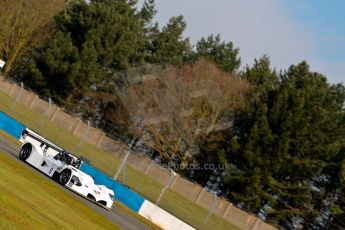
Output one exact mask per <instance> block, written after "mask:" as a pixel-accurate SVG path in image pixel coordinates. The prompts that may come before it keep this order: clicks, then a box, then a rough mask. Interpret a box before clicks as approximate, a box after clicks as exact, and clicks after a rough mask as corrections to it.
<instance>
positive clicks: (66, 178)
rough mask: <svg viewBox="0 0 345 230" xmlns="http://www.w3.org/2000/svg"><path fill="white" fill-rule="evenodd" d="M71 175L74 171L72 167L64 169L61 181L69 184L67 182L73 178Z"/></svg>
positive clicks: (63, 183)
mask: <svg viewBox="0 0 345 230" xmlns="http://www.w3.org/2000/svg"><path fill="white" fill-rule="evenodd" d="M71 175H72V171H71V170H70V169H65V170H63V171H62V172H61V174H60V177H59V183H60V184H62V185H65V184H67V182H68V181H69V179H70V178H71Z"/></svg>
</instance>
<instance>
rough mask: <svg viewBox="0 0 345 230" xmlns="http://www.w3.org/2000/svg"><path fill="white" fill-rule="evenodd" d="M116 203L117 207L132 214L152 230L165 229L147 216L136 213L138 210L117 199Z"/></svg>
mask: <svg viewBox="0 0 345 230" xmlns="http://www.w3.org/2000/svg"><path fill="white" fill-rule="evenodd" d="M114 205H115V206H116V207H117V208H119V209H121V210H122V211H123V212H124V213H126V214H127V215H129V216H132V217H134V218H135V219H137V220H139V221H140V222H141V223H143V224H145V225H146V226H147V227H149V228H150V229H152V230H163V229H162V228H160V227H159V226H157V225H155V224H154V223H152V222H151V221H149V220H148V219H146V218H145V217H143V216H140V215H139V214H138V213H136V212H134V211H132V210H131V209H129V208H127V207H126V206H125V205H123V204H121V203H120V202H118V201H115V203H114Z"/></svg>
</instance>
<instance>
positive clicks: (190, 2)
mask: <svg viewBox="0 0 345 230" xmlns="http://www.w3.org/2000/svg"><path fill="white" fill-rule="evenodd" d="M140 2H143V0H142V1H139V3H140ZM155 3H156V9H157V11H158V12H157V15H156V17H155V20H156V21H158V22H159V24H160V25H164V24H166V23H167V22H168V20H169V18H171V17H172V16H177V15H181V14H182V15H183V16H184V18H185V20H186V22H187V28H186V31H185V34H184V35H185V36H186V37H189V38H190V41H191V43H192V44H195V43H196V41H198V40H199V39H200V38H201V37H207V36H208V35H210V34H215V35H216V34H220V35H221V38H222V39H223V40H224V41H226V42H229V41H231V42H233V43H234V46H235V47H238V48H239V49H240V57H241V59H242V67H243V66H245V65H247V64H248V65H251V64H253V62H254V59H255V58H256V59H258V58H260V57H262V56H263V55H264V54H266V55H268V56H269V57H270V60H271V65H272V67H273V68H276V69H277V70H281V69H283V70H284V69H287V68H288V67H289V66H290V65H292V64H298V63H299V62H301V61H303V60H306V61H307V62H308V63H309V64H310V67H311V70H312V71H316V72H320V73H322V74H324V75H325V76H327V78H328V80H329V82H330V83H340V82H343V83H345V13H344V12H345V1H344V0H328V1H327V0H213V1H211V0H170V1H169V0H156V1H155Z"/></svg>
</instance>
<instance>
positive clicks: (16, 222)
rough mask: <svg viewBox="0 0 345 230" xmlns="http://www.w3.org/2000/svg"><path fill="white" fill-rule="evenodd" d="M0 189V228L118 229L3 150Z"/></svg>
mask: <svg viewBox="0 0 345 230" xmlns="http://www.w3.org/2000/svg"><path fill="white" fill-rule="evenodd" d="M0 191H1V193H0V213H1V215H0V229H118V228H117V227H116V226H114V225H113V224H112V223H111V222H110V221H108V220H107V219H105V218H104V217H103V216H101V215H99V214H98V213H96V212H95V211H94V210H92V209H91V208H90V207H88V206H86V205H85V204H83V203H82V202H81V201H78V200H76V199H75V198H73V197H72V196H71V195H69V194H68V193H66V192H65V191H63V190H62V189H61V188H59V187H57V186H56V185H54V184H52V183H51V182H50V181H47V180H45V179H43V178H42V177H41V176H39V175H37V174H36V173H34V172H32V171H31V170H29V169H27V168H25V167H23V166H22V165H21V164H19V163H18V162H16V161H15V160H14V159H11V157H10V156H8V155H6V154H5V153H0Z"/></svg>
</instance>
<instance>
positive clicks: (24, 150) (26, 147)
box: [19, 143, 32, 161]
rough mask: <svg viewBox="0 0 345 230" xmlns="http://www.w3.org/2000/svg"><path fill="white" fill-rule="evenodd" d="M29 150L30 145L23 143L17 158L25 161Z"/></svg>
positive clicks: (30, 149) (30, 148) (29, 152)
mask: <svg viewBox="0 0 345 230" xmlns="http://www.w3.org/2000/svg"><path fill="white" fill-rule="evenodd" d="M31 151H32V145H31V144H30V143H26V144H24V145H23V147H22V148H21V149H20V152H19V159H21V160H22V161H25V160H26V159H28V157H29V156H30V154H31Z"/></svg>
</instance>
